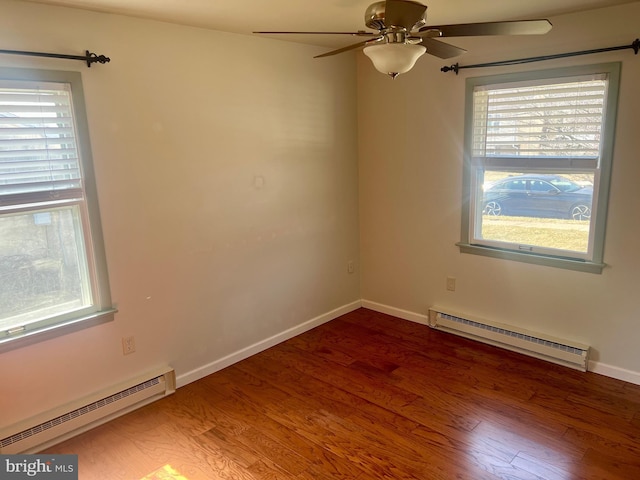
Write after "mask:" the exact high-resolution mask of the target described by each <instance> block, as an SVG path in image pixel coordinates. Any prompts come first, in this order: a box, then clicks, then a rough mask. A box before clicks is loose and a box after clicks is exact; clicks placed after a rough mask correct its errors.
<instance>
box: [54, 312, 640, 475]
mask: <svg viewBox="0 0 640 480" xmlns="http://www.w3.org/2000/svg"><path fill="white" fill-rule="evenodd" d="M48 451H49V452H50V453H75V454H78V455H79V472H80V479H82V480H91V479H100V480H111V479H114V480H118V479H125V480H140V479H145V480H146V479H149V480H151V479H154V480H160V479H179V480H201V479H238V480H251V479H253V480H261V479H296V480H311V479H313V480H329V479H345V480H347V479H348V480H380V479H407V480H409V479H411V480H415V479H428V480H432V479H434V480H439V479H442V480H450V479H470V480H484V479H486V480H496V479H504V480H520V479H521V480H533V479H546V480H569V479H571V480H573V479H594V480H595V479H601V480H602V479H606V480H616V479H621V480H622V479H624V480H633V479H640V386H637V385H632V384H628V383H624V382H621V381H617V380H613V379H611V378H607V377H603V376H600V375H596V374H592V373H586V374H585V373H581V372H576V371H573V370H570V369H567V368H565V367H560V366H556V365H552V364H549V363H546V362H543V361H539V360H535V359H531V358H528V357H525V356H521V355H518V354H514V353H510V352H506V351H504V350H500V349H497V348H493V347H489V346H486V345H482V344H479V343H476V342H473V341H469V340H466V339H461V338H459V337H456V336H453V335H450V334H446V333H442V332H437V331H434V330H431V329H429V328H428V327H425V326H422V325H418V324H415V323H411V322H407V321H404V320H400V319H397V318H394V317H391V316H388V315H384V314H380V313H376V312H373V311H370V310H366V309H359V310H356V311H355V312H352V313H350V314H347V315H344V316H342V317H340V318H339V319H336V320H334V321H332V322H330V323H327V324H325V325H323V326H321V327H318V328H316V329H314V330H312V331H309V332H307V333H305V334H303V335H300V336H298V337H296V338H293V339H291V340H289V341H287V342H284V343H282V344H280V345H278V346H276V347H274V348H271V349H269V350H266V351H264V352H262V353H260V354H258V355H255V356H253V357H251V358H249V359H247V360H244V361H242V362H240V363H237V364H235V365H233V366H231V367H229V368H226V369H224V370H222V371H220V372H217V373H215V374H213V375H210V376H208V377H206V378H204V379H202V380H199V381H197V382H194V383H192V384H190V385H187V386H185V387H183V388H180V389H179V390H178V391H177V392H176V393H175V394H174V395H172V396H170V397H167V398H165V399H163V400H161V401H158V402H155V403H153V404H151V405H149V406H147V407H144V408H142V409H140V410H137V411H135V412H133V413H131V414H128V415H126V416H124V417H121V418H119V419H117V420H115V421H113V422H110V423H109V424H107V425H104V426H102V427H98V428H97V429H94V430H92V431H90V432H87V433H85V434H83V435H81V436H78V437H76V438H74V439H71V440H68V441H67V442H65V443H62V444H59V445H57V446H55V447H52V448H50V449H49V450H48Z"/></svg>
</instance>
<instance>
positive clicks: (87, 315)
mask: <svg viewBox="0 0 640 480" xmlns="http://www.w3.org/2000/svg"><path fill="white" fill-rule="evenodd" d="M0 80H4V81H16V82H24V83H25V84H28V83H30V82H49V83H58V84H67V85H69V87H70V91H71V98H72V111H73V115H74V120H75V128H76V142H77V148H78V152H79V157H80V171H81V182H82V191H83V194H84V200H83V202H82V205H80V206H79V210H80V217H81V226H80V227H81V230H82V235H81V241H82V242H84V248H85V251H86V262H87V264H88V266H89V267H88V268H89V275H88V278H89V281H90V287H89V288H90V289H91V292H92V297H93V303H92V305H91V306H90V307H87V308H84V309H82V310H79V311H77V312H72V313H69V314H62V315H54V316H52V317H49V318H48V319H46V320H42V321H39V322H36V324H34V325H27V326H25V328H17V327H16V328H10V329H5V330H2V331H0V353H2V352H4V351H8V350H12V349H15V348H20V347H23V346H26V345H30V344H33V343H36V342H40V341H44V340H48V339H51V338H54V337H58V336H60V335H65V334H68V333H71V332H74V331H77V330H81V329H84V328H88V327H91V326H93V325H97V324H101V323H104V322H108V321H112V320H113V319H114V315H115V313H116V311H117V309H116V308H115V307H114V306H113V305H112V303H111V292H110V286H109V275H108V270H107V259H106V253H105V246H104V239H103V232H102V225H101V221H100V209H99V205H98V192H97V186H96V181H95V172H94V168H93V158H92V151H91V142H90V137H89V127H88V121H87V115H86V108H85V101H84V89H83V85H82V77H81V74H80V73H79V72H74V71H62V70H41V69H26V68H12V67H0ZM77 203H78V202H74V201H70V202H69V203H67V204H65V203H60V204H59V205H55V204H49V205H48V204H47V203H46V202H38V203H37V204H31V205H16V206H15V207H14V208H7V209H5V213H7V214H14V213H16V212H20V211H38V210H40V209H43V208H55V207H56V206H64V205H74V204H77Z"/></svg>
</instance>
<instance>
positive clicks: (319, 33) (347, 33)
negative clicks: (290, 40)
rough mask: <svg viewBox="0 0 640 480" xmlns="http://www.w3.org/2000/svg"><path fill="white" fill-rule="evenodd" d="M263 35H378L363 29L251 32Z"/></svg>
mask: <svg viewBox="0 0 640 480" xmlns="http://www.w3.org/2000/svg"><path fill="white" fill-rule="evenodd" d="M252 33H258V34H264V35H288V34H292V35H351V36H354V37H373V36H378V35H380V34H379V33H377V32H376V33H374V32H365V31H364V30H358V31H357V32H252Z"/></svg>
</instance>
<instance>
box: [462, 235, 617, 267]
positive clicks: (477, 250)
mask: <svg viewBox="0 0 640 480" xmlns="http://www.w3.org/2000/svg"><path fill="white" fill-rule="evenodd" d="M456 245H457V246H458V247H460V253H470V254H473V255H483V256H485V257H492V258H501V259H503V260H512V261H515V262H523V263H532V264H534V265H543V266H546V267H555V268H564V269H567V270H575V271H578V272H587V273H597V274H600V273H602V270H603V269H604V267H606V264H604V263H594V262H588V261H584V260H574V259H570V258H562V257H552V256H548V255H536V254H532V253H520V252H511V251H508V250H501V249H497V248H490V247H482V246H479V245H471V244H468V243H462V242H459V243H456Z"/></svg>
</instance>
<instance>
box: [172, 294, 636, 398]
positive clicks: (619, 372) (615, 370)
mask: <svg viewBox="0 0 640 480" xmlns="http://www.w3.org/2000/svg"><path fill="white" fill-rule="evenodd" d="M360 307H364V308H368V309H369V310H373V311H375V312H380V313H386V314H387V315H393V316H394V317H398V318H402V319H403V320H409V321H411V322H415V323H420V324H422V325H428V324H429V316H428V315H424V314H421V313H416V312H411V311H409V310H403V309H400V308H396V307H391V306H389V305H384V304H382V303H377V302H372V301H370V300H358V301H355V302H352V303H349V304H347V305H343V306H342V307H339V308H336V309H335V310H332V311H330V312H327V313H324V314H322V315H319V316H318V317H316V318H312V319H311V320H308V321H306V322H304V323H301V324H300V325H297V326H295V327H293V328H290V329H288V330H285V331H284V332H281V333H279V334H277V335H274V336H273V337H271V338H267V339H266V340H263V341H261V342H258V343H256V344H254V345H251V346H249V347H247V348H243V349H242V350H239V351H237V352H235V353H232V354H230V355H227V356H226V357H224V358H221V359H219V360H216V361H214V362H211V363H209V364H207V365H204V366H202V367H199V368H196V369H195V370H192V371H190V372H187V373H183V374H181V375H178V377H177V378H176V386H177V387H183V386H185V385H187V384H189V383H191V382H195V381H196V380H199V379H201V378H203V377H206V376H207V375H211V374H212V373H215V372H217V371H218V370H222V369H223V368H226V367H228V366H230V365H233V364H234V363H237V362H239V361H241V360H244V359H245V358H249V357H250V356H252V355H255V354H256V353H260V352H261V351H263V350H266V349H267V348H271V347H273V346H274V345H277V344H278V343H281V342H284V341H285V340H288V339H290V338H293V337H295V336H296V335H300V334H301V333H304V332H306V331H308V330H311V329H312V328H315V327H317V326H319V325H322V324H323V323H327V322H329V321H331V320H334V319H336V318H338V317H339V316H341V315H344V314H346V313H349V312H352V311H354V310H357V309H358V308H360ZM589 371H590V372H592V373H597V374H599V375H604V376H606V377H611V378H615V379H617V380H622V381H624V382H629V383H633V384H635V385H640V372H634V371H631V370H625V369H624V368H620V367H615V366H612V365H607V364H604V363H601V362H594V361H590V362H589Z"/></svg>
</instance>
